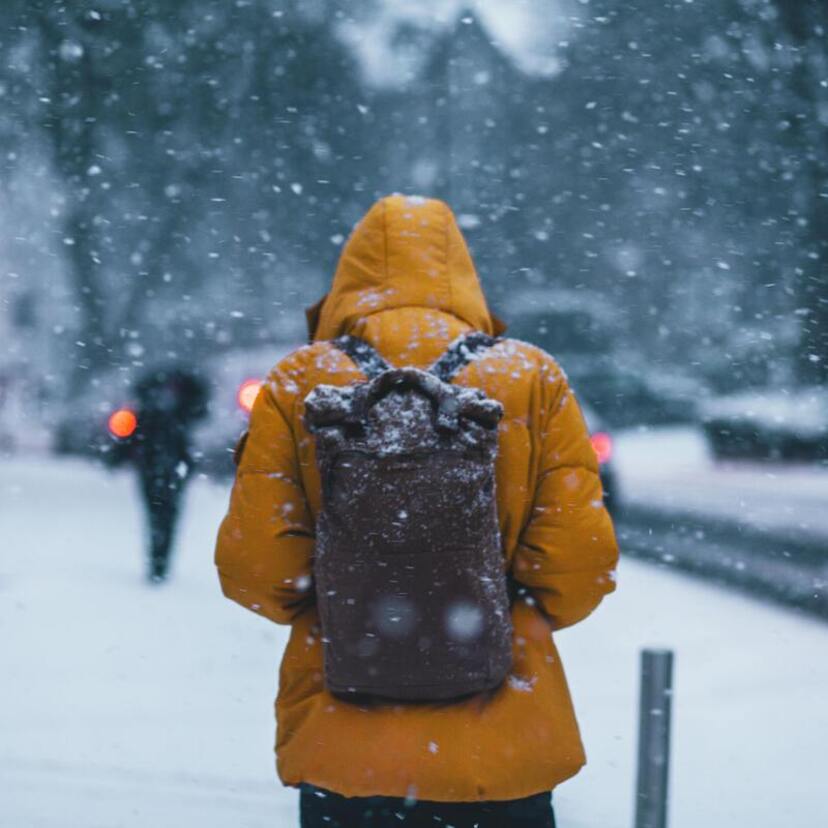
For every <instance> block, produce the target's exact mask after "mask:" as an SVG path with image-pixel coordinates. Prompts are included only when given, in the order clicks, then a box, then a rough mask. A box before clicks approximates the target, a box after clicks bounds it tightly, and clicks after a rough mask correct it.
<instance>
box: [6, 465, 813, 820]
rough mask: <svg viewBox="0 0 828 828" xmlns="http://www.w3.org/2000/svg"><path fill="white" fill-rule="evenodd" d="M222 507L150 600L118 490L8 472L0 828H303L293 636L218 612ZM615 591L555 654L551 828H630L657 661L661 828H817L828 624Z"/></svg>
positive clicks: (198, 508)
mask: <svg viewBox="0 0 828 828" xmlns="http://www.w3.org/2000/svg"><path fill="white" fill-rule="evenodd" d="M226 497H227V490H226V488H225V487H223V486H216V485H213V484H209V483H206V482H197V483H195V484H194V485H193V487H192V490H191V491H190V493H189V499H188V503H187V509H186V514H185V520H184V524H183V526H182V530H181V534H180V544H179V555H178V558H177V560H176V566H175V572H174V578H173V580H172V582H171V583H169V584H167V585H165V586H163V587H161V588H157V589H150V588H148V587H146V586H145V585H144V584H143V582H142V580H141V544H140V520H139V518H140V515H139V513H138V510H137V502H136V499H135V497H134V492H133V486H132V481H131V480H130V479H129V478H128V477H126V476H124V475H121V474H118V475H108V474H106V473H105V472H103V471H101V470H99V469H96V468H93V467H91V466H87V465H84V464H81V463H76V462H54V461H45V460H44V461H37V462H33V463H32V464H29V463H24V462H22V461H18V460H15V461H12V462H4V463H3V464H0V641H2V644H1V645H0V669H2V675H3V681H2V683H0V826H2V828H189V826H198V828H281V826H285V828H287V826H295V825H296V824H297V818H296V805H295V800H296V795H295V792H293V791H287V790H285V789H283V788H281V786H280V785H279V784H278V782H277V781H276V780H275V777H274V774H273V759H272V744H273V720H272V701H273V696H274V694H275V688H276V681H277V666H278V661H279V657H280V651H281V648H282V646H283V644H284V640H285V631H284V630H283V629H281V628H277V627H275V626H272V625H269V624H267V623H266V622H264V621H262V620H261V619H259V618H257V617H255V616H253V615H252V614H249V613H244V612H243V611H242V610H241V609H239V608H238V607H236V606H235V605H233V604H230V603H229V602H227V601H226V600H224V599H223V598H222V596H221V595H220V593H219V590H218V585H217V582H216V579H215V575H214V572H213V568H212V545H213V538H214V534H215V530H216V527H217V523H218V521H219V519H220V517H221V514H222V512H223V509H224V506H225V503H226ZM619 581H620V583H619V592H618V593H617V594H616V595H614V596H611V597H610V598H609V599H608V600H607V601H606V603H605V604H604V606H602V607H601V608H600V610H599V612H598V613H597V614H596V615H595V617H594V618H592V619H590V620H588V621H587V622H585V623H584V624H583V625H581V626H579V627H576V628H574V629H572V630H568V631H566V632H563V633H561V634H560V635H559V636H558V642H559V646H560V649H561V652H562V655H563V658H564V660H565V663H566V665H567V671H568V675H569V678H570V682H571V685H572V690H573V695H574V697H575V702H576V706H577V709H578V711H579V715H580V720H581V724H582V729H583V734H584V740H585V743H586V746H587V751H588V753H589V755H590V764H589V765H588V766H587V768H586V769H585V770H584V771H583V772H582V773H581V774H580V775H579V776H578V777H576V778H575V779H574V780H572V781H571V782H568V783H566V784H565V785H563V786H562V787H561V788H560V789H559V790H558V792H557V793H556V802H557V811H558V815H559V818H560V825H561V828H629V826H630V824H631V813H632V794H633V779H634V767H633V763H634V755H635V727H636V722H637V715H636V707H635V706H636V696H637V657H638V656H637V653H638V650H639V648H640V647H642V646H646V645H650V644H661V645H667V646H671V647H673V648H674V649H675V650H676V652H677V674H676V693H675V702H674V703H675V732H674V747H675V750H674V756H673V761H674V764H673V779H672V785H673V803H672V820H671V823H670V824H671V828H699V826H704V828H742V826H744V828H748V826H749V828H776V826H779V825H784V826H791V828H799V827H800V826H803V827H804V826H816V825H826V824H828V803H826V800H825V797H824V770H823V769H824V766H825V763H824V751H825V745H826V743H828V706H826V704H825V701H824V699H825V690H826V687H828V662H827V661H826V659H825V658H824V655H823V654H824V653H825V652H826V647H828V625H824V624H820V623H818V622H813V621H810V620H808V619H803V618H800V617H798V616H797V615H795V614H792V613H789V612H787V611H784V610H779V609H776V608H773V607H767V606H763V605H761V604H759V603H755V602H753V601H750V600H748V599H744V598H741V597H739V596H734V595H731V594H728V593H724V592H722V591H720V590H718V589H716V588H713V587H708V586H706V585H704V584H701V583H699V582H696V581H692V580H687V579H685V578H683V577H681V576H677V575H673V574H671V573H668V572H663V571H660V570H658V569H654V568H652V567H650V566H648V565H645V564H641V563H637V562H635V561H629V560H625V561H624V562H623V563H622V568H621V573H620V579H619ZM514 738H516V739H519V738H520V734H517V733H516V734H514ZM346 753H347V746H343V761H347V758H346ZM513 772H516V771H515V770H514V769H509V768H504V773H513Z"/></svg>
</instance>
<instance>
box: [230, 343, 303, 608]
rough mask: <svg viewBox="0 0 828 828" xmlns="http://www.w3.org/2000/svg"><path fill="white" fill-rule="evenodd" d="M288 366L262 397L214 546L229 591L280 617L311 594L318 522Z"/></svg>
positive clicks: (234, 597)
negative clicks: (303, 474)
mask: <svg viewBox="0 0 828 828" xmlns="http://www.w3.org/2000/svg"><path fill="white" fill-rule="evenodd" d="M289 359H290V358H288V360H289ZM285 366H286V363H285V362H283V363H280V365H279V366H277V367H276V369H274V371H273V372H272V373H271V375H270V377H269V378H268V381H267V382H266V383H265V384H264V385H263V386H262V390H261V391H260V392H259V395H258V397H257V398H256V402H255V404H254V406H253V410H252V412H251V416H250V430H249V433H248V435H247V438H246V442H245V443H244V444H243V446H242V451H241V457H240V458H239V465H238V469H237V472H236V480H235V483H234V485H233V491H232V493H231V496H230V508H229V510H228V513H227V516H226V517H225V518H224V521H223V522H222V524H221V528H220V529H219V534H218V541H217V545H216V566H217V567H218V572H219V579H220V581H221V587H222V590H223V591H224V594H225V595H226V596H227V597H228V598H231V599H232V600H234V601H237V602H238V603H239V604H241V605H242V606H244V607H247V608H248V609H250V610H253V612H257V613H259V614H260V615H263V616H265V617H266V618H269V619H270V620H271V621H275V622H276V623H278V624H288V623H290V622H291V621H292V620H293V619H294V618H295V617H296V616H297V615H298V614H299V613H300V612H302V611H303V610H304V609H305V608H306V607H307V606H308V605H309V604H310V603H311V602H312V601H313V590H312V589H311V586H312V584H311V556H312V551H313V542H314V528H313V527H314V523H313V519H312V516H311V514H310V511H309V509H308V504H307V500H306V497H305V492H304V489H303V487H302V482H301V478H300V475H299V462H298V458H297V453H296V444H295V437H294V434H293V429H292V427H291V422H292V419H293V408H294V405H295V400H296V395H297V393H298V388H297V386H296V384H295V383H294V381H293V379H292V378H291V372H290V371H289V370H287V368H286V367H285Z"/></svg>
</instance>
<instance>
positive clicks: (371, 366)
mask: <svg viewBox="0 0 828 828" xmlns="http://www.w3.org/2000/svg"><path fill="white" fill-rule="evenodd" d="M331 344H332V345H333V346H334V347H335V348H338V349H339V350H340V351H342V353H343V354H345V355H346V356H348V357H350V358H351V360H352V361H353V363H354V365H356V367H357V368H359V370H360V371H362V373H363V374H365V376H366V377H368V379H373V378H374V377H378V376H379V375H380V374H382V373H384V372H385V371H389V370H390V369H391V366H390V365H389V364H388V363H387V362H386V361H385V360H384V359H383V358H382V356H380V354H379V353H378V352H377V350H376V349H375V348H374V347H373V346H372V345H370V344H369V343H367V342H366V341H365V340H364V339H360V338H359V337H357V336H347V335H346V336H340V337H338V338H337V339H334V340H332V341H331Z"/></svg>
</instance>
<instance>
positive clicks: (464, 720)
mask: <svg viewBox="0 0 828 828" xmlns="http://www.w3.org/2000/svg"><path fill="white" fill-rule="evenodd" d="M308 321H309V327H310V335H311V344H310V345H307V346H305V347H303V348H300V349H299V350H297V351H295V352H293V353H292V354H290V355H289V356H288V357H286V358H285V359H283V360H282V361H281V362H280V363H279V364H278V365H277V366H276V367H275V368H274V369H273V371H272V372H271V374H270V376H269V379H268V381H267V382H266V383H265V384H264V385H263V387H262V390H261V392H260V393H259V396H258V398H257V400H256V403H255V405H254V407H253V412H252V416H251V420H250V431H249V436H248V439H247V442H246V445H245V447H244V451H243V453H242V454H241V456H240V459H239V466H238V473H237V477H236V482H235V485H234V487H233V492H232V496H231V501H230V508H229V512H228V514H227V517H226V518H225V520H224V522H223V523H222V526H221V529H220V531H219V537H218V546H217V550H216V563H217V566H218V569H219V575H220V579H221V585H222V588H223V590H224V593H225V595H227V597H229V598H232V599H233V600H235V601H237V602H238V603H240V604H241V605H243V606H245V607H247V608H248V609H251V610H253V611H254V612H257V613H259V614H261V615H263V616H265V617H266V618H269V619H270V620H272V621H275V622H276V623H280V624H289V625H291V636H290V640H289V643H288V645H287V648H286V650H285V653H284V656H283V659H282V666H281V673H280V681H279V694H278V699H277V701H276V714H277V720H278V736H277V745H276V751H277V765H278V771H279V776H280V778H281V779H282V781H283V782H284V783H285V784H287V785H293V786H303V791H304V792H305V793H308V792H309V791H312V792H314V793H316V794H322V795H321V796H318V797H316V798H314V797H311V796H308V797H304V796H303V803H302V804H303V815H304V816H305V817H306V818H307V820H308V821H307V822H306V823H303V824H308V825H310V824H316V823H315V822H312V821H311V819H312V817H311V811H312V810H313V809H314V808H316V807H317V805H319V803H324V802H325V801H326V800H327V801H328V802H329V803H330V806H329V807H330V808H332V809H334V810H330V811H329V812H328V813H327V815H326V819H327V821H325V822H321V821H320V823H319V824H326V825H335V824H343V825H345V824H349V823H348V822H347V819H348V817H347V816H344V814H345V811H338V812H337V811H335V808H343V807H345V805H344V804H343V803H348V802H354V801H358V800H346V799H343V797H360V798H362V797H398V798H406V802H407V803H408V804H409V805H411V803H413V802H414V801H415V800H416V801H417V802H419V803H420V805H422V806H425V805H429V804H430V805H432V806H434V807H436V808H438V810H437V811H434V815H436V816H440V817H441V818H443V819H445V818H446V817H445V813H450V814H454V813H455V812H454V811H447V812H443V811H439V807H440V806H439V803H489V804H488V805H486V807H487V808H489V809H490V810H486V811H478V812H476V813H475V819H479V818H480V814H483V821H481V822H480V824H481V825H482V824H490V823H489V822H487V821H485V820H486V819H490V820H493V821H492V822H491V824H500V825H508V824H512V822H511V821H510V820H513V821H514V824H533V825H534V824H537V825H550V824H551V810H549V811H548V813H547V816H546V817H541V819H545V821H537V822H531V823H529V822H526V823H524V822H519V823H518V821H517V819H518V814H517V812H515V814H514V816H509V814H511V813H512V812H511V811H510V812H508V813H507V812H499V811H497V810H496V809H497V807H499V806H502V807H513V806H517V805H518V804H519V803H518V802H515V801H516V800H525V802H526V803H534V804H532V805H531V807H535V808H536V809H537V796H538V795H543V796H542V797H541V799H543V798H544V797H545V802H546V803H547V807H548V802H549V796H548V792H549V791H551V790H552V789H553V788H554V787H555V786H556V785H557V784H559V783H560V782H562V781H563V780H565V779H567V778H569V777H571V776H572V775H573V774H575V773H577V771H578V770H579V768H581V766H582V765H583V764H584V762H585V758H584V751H583V747H582V745H581V739H580V736H579V732H578V726H577V723H576V721H575V715H574V712H573V708H572V703H571V700H570V696H569V690H568V688H567V683H566V679H565V677H564V672H563V667H562V665H561V661H560V658H559V657H558V653H557V650H556V648H555V643H554V640H553V633H554V632H555V631H557V630H559V629H562V628H563V627H567V626H569V625H571V624H574V623H576V622H577V621H580V620H582V619H583V618H585V617H586V616H587V615H589V614H590V613H591V612H592V611H593V610H594V609H595V607H596V606H597V605H598V604H599V602H600V601H601V599H602V598H603V596H604V595H606V594H607V593H609V592H611V591H612V590H613V589H614V578H613V571H614V567H615V564H616V561H617V555H618V550H617V546H616V541H615V536H614V532H613V527H612V523H611V520H610V517H609V515H608V513H607V511H606V509H605V508H604V504H603V500H602V494H603V493H602V490H601V482H600V478H599V472H598V463H597V460H596V457H595V454H594V451H593V449H592V446H591V444H590V440H589V435H588V433H587V429H586V426H585V423H584V418H583V416H582V414H581V410H580V408H579V406H578V403H577V401H576V399H575V396H574V395H573V393H572V391H571V389H570V388H569V386H568V385H567V381H566V378H565V376H564V374H563V372H562V370H561V369H560V367H559V366H558V365H557V364H556V362H555V361H554V360H553V359H552V358H551V357H550V356H549V355H548V354H546V353H544V352H543V351H541V350H540V349H538V348H535V347H533V346H532V345H528V344H526V343H524V342H518V341H515V340H510V339H498V340H497V342H496V344H495V345H494V346H493V347H491V348H489V349H488V350H486V351H485V353H483V355H482V356H480V357H479V358H478V359H475V360H474V361H472V362H471V363H470V364H468V365H467V366H466V367H465V368H463V369H462V370H461V371H460V372H459V373H458V374H457V376H456V377H455V378H454V380H453V381H454V382H455V383H456V384H460V385H464V386H470V387H475V388H479V389H481V390H482V391H483V392H484V393H485V394H486V395H487V396H488V397H491V398H493V399H496V400H498V401H499V402H500V403H501V404H502V405H503V407H504V415H503V418H502V420H501V422H500V425H499V433H498V456H497V461H496V493H497V494H496V496H497V512H498V522H499V526H500V533H501V539H502V553H503V558H504V569H505V571H506V572H507V574H508V576H509V577H510V579H512V580H513V582H514V583H515V584H517V586H518V587H519V589H518V590H517V593H518V595H519V597H517V598H516V599H515V600H514V601H513V603H512V608H511V612H512V624H513V629H514V634H513V642H512V649H513V664H512V670H511V674H510V675H509V677H508V678H507V680H506V681H505V682H503V684H502V685H501V686H500V687H498V688H497V689H496V690H494V691H490V692H487V693H484V694H478V695H473V696H469V697H466V698H463V699H461V700H458V701H453V702H450V703H446V702H441V703H434V702H431V703H405V704H402V703H393V702H388V703H381V702H372V703H370V704H355V703H352V702H348V701H343V700H341V699H340V698H339V697H336V696H334V695H332V694H331V693H330V692H329V691H328V690H326V688H325V685H324V678H323V643H322V641H321V640H320V627H319V617H318V613H317V608H316V603H315V599H314V589H313V574H314V573H313V552H314V527H315V519H316V515H317V514H318V513H319V510H320V480H319V473H318V471H317V465H316V459H315V447H314V440H313V439H312V437H311V436H310V435H309V433H308V432H307V430H306V428H305V425H304V422H303V414H304V410H303V409H304V403H303V401H304V399H305V397H306V396H307V394H308V393H309V392H310V391H311V390H313V389H314V388H315V387H316V386H317V385H320V384H323V383H324V384H329V385H339V386H343V385H347V384H349V383H353V382H360V381H364V380H365V376H364V375H363V374H362V373H361V372H360V371H359V369H358V368H357V367H356V366H355V364H354V363H353V362H352V361H351V360H350V359H349V358H348V357H347V356H346V355H345V354H344V353H342V352H341V351H340V350H338V349H337V348H336V347H334V346H333V345H332V344H331V343H330V340H332V339H334V338H336V337H339V336H341V335H343V334H350V335H352V336H356V337H359V338H361V339H363V340H365V341H367V342H368V343H370V344H371V345H372V346H373V347H374V348H375V349H376V350H377V351H378V352H379V353H380V354H381V355H382V356H383V357H384V358H385V360H386V361H387V362H388V363H390V364H391V365H393V366H405V365H409V366H415V367H418V368H426V367H428V366H429V365H431V364H432V363H433V362H434V361H435V360H436V359H437V358H438V357H439V356H440V355H441V354H442V353H443V352H444V351H445V350H446V348H447V346H448V345H449V344H450V343H451V342H452V341H453V340H455V339H456V338H457V337H459V336H461V335H462V334H464V333H467V332H470V331H483V332H485V333H487V334H492V335H499V334H500V333H502V332H503V327H502V325H500V323H499V322H498V321H497V320H496V319H495V318H494V317H493V316H492V314H491V313H490V312H489V309H488V307H487V304H486V301H485V298H484V296H483V292H482V290H481V287H480V283H479V281H478V278H477V275H476V273H475V269H474V265H473V263H472V260H471V257H470V255H469V252H468V249H467V247H466V244H465V242H464V240H463V237H462V235H461V233H460V230H459V229H458V227H457V223H456V221H455V219H454V216H453V215H452V213H451V211H450V210H449V208H448V207H447V206H446V205H445V204H444V203H442V202H440V201H435V200H430V199H422V198H409V197H403V196H391V197H388V198H384V199H382V200H381V201H379V202H378V203H377V204H375V205H374V206H373V207H372V208H371V210H370V211H369V213H368V214H367V215H366V216H365V218H364V219H363V220H362V221H361V222H360V223H359V225H357V227H356V229H355V230H354V232H353V234H352V235H351V238H350V239H349V241H348V243H347V244H346V246H345V248H344V250H343V252H342V256H341V259H340V262H339V265H338V267H337V270H336V275H335V276H334V280H333V284H332V286H331V290H330V293H329V294H328V295H327V296H326V297H325V298H324V300H323V301H322V302H321V303H319V304H318V305H317V306H315V307H314V308H312V309H311V310H310V311H309V312H308ZM316 789H322V790H316ZM337 795H338V796H337ZM529 797H531V798H532V799H531V800H530V799H526V798H529ZM369 801H370V802H373V805H372V807H375V808H378V807H380V806H379V805H377V802H379V800H369ZM389 801H390V800H389ZM399 801H400V802H401V801H402V800H399ZM507 801H511V802H507ZM456 807H462V806H456V805H448V804H446V805H445V808H449V809H450V808H456ZM469 807H475V806H469ZM480 807H482V806H480ZM492 808H494V809H495V810H491V809H492ZM397 811H399V807H398V808H397ZM397 811H393V810H392V811H389V812H388V813H397ZM361 813H365V812H361ZM374 813H375V815H376V814H378V813H381V812H380V811H376V810H375V811H374ZM382 813H385V812H382ZM485 814H490V817H485ZM403 816H405V813H403ZM460 818H461V817H458V822H457V824H464V823H463V822H462V821H459V820H460ZM448 821H449V822H452V819H448ZM354 824H358V823H354ZM370 824H377V825H384V824H386V823H385V822H375V823H370ZM388 824H397V821H396V820H395V821H394V822H393V823H388ZM404 824H410V823H406V822H404ZM417 824H419V823H417ZM429 824H430V823H429ZM470 824H471V823H470Z"/></svg>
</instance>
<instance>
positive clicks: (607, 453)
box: [590, 431, 612, 463]
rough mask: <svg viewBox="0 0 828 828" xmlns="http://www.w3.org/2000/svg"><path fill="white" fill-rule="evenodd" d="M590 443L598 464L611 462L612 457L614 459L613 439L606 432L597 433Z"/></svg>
mask: <svg viewBox="0 0 828 828" xmlns="http://www.w3.org/2000/svg"><path fill="white" fill-rule="evenodd" d="M590 442H591V443H592V448H593V450H594V451H595V456H596V457H597V458H598V462H599V463H607V462H609V459H610V457H612V437H610V436H609V434H607V433H606V432H604V431H597V432H596V433H595V434H593V435H592V437H590Z"/></svg>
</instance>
